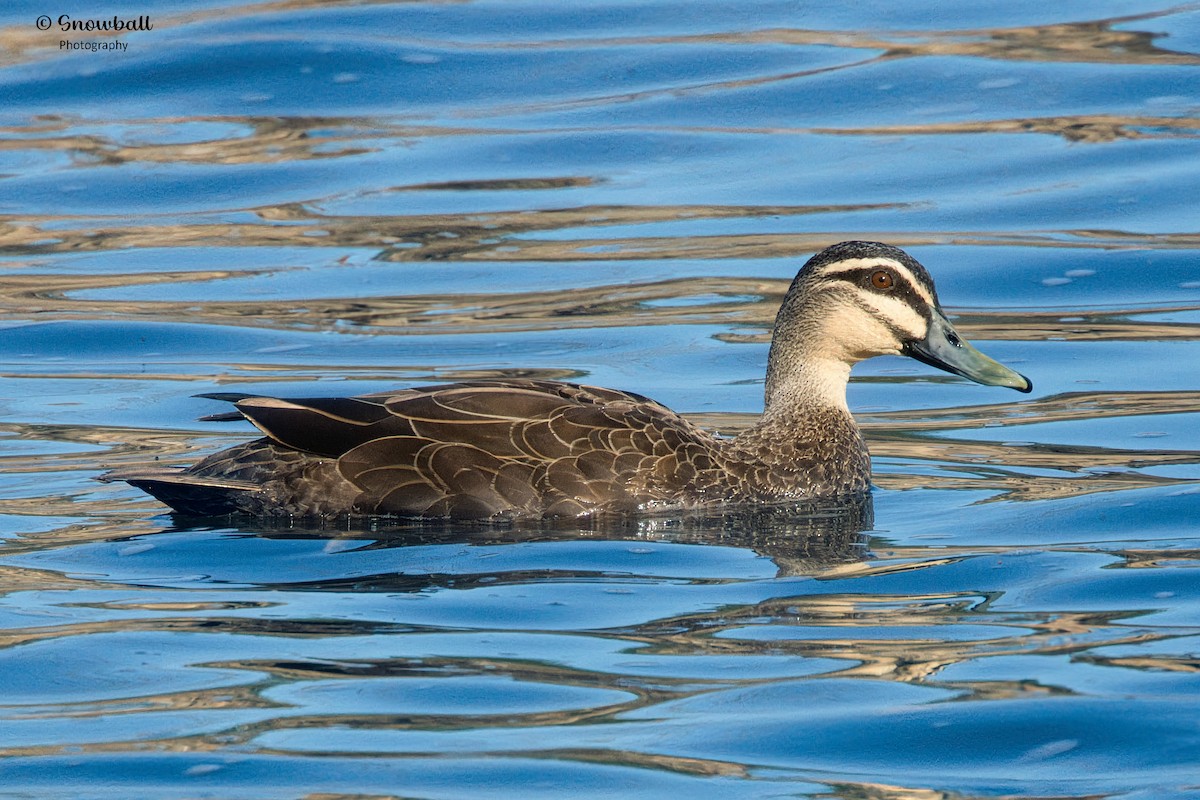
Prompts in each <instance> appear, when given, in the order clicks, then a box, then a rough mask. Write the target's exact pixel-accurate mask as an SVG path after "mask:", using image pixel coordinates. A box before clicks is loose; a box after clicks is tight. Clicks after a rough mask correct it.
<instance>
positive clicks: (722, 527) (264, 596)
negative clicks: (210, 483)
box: [0, 0, 1200, 800]
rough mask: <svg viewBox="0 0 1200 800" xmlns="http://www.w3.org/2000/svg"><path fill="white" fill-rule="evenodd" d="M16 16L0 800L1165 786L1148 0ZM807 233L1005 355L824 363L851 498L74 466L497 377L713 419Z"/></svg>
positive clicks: (1, 305)
mask: <svg viewBox="0 0 1200 800" xmlns="http://www.w3.org/2000/svg"><path fill="white" fill-rule="evenodd" d="M63 10H64V9H60V8H58V7H53V8H52V7H51V6H49V5H47V4H45V3H42V4H33V3H25V2H19V3H16V4H9V5H8V6H6V7H5V9H4V10H3V11H0V42H2V45H0V342H2V345H0V592H2V596H0V687H2V688H3V692H2V694H0V796H3V797H14V798H18V797H19V798H27V797H62V798H68V797H69V798H77V797H102V798H129V797H161V798H197V797H214V798H225V797H229V798H233V797H238V798H322V799H324V800H329V799H330V798H339V797H345V798H351V797H353V798H364V797H428V798H456V797H466V796H494V795H519V796H522V797H541V796H546V797H557V796H563V795H565V794H573V795H582V796H594V795H611V796H632V797H652V796H664V795H669V794H671V793H687V795H688V796H704V797H722V798H726V797H734V798H736V797H781V796H786V797H812V798H844V799H846V800H851V799H856V800H858V799H867V800H902V799H905V800H932V798H976V797H999V796H1014V797H1038V798H1051V797H1053V798H1097V797H1120V798H1156V799H1157V798H1187V797H1197V796H1200V722H1198V720H1200V676H1198V675H1197V673H1198V672H1200V588H1198V584H1197V572H1196V567H1197V566H1198V564H1200V529H1198V524H1197V518H1198V517H1200V467H1198V464H1200V227H1198V216H1197V202H1196V197H1197V194H1198V192H1200V116H1198V113H1200V112H1198V111H1197V109H1200V89H1198V87H1200V72H1198V69H1197V67H1198V66H1200V7H1197V6H1195V5H1184V4H1180V5H1170V4H1167V3H1155V2H1147V1H1146V0H1141V1H1140V2H1119V1H1117V0H1113V1H1111V2H1090V3H1045V2H1042V3H1033V2H1021V1H1020V0H1018V1H1017V2H1004V3H994V4H948V3H944V2H942V3H933V2H924V0H915V1H914V2H905V3H841V4H826V5H825V6H814V5H812V4H797V3H792V2H775V3H772V2H753V3H727V2H623V1H622V0H611V2H585V3H542V2H525V3H519V2H455V3H448V2H447V3H440V2H409V3H336V2H335V3H321V4H317V3H312V2H303V1H302V0H290V1H285V2H278V3H262V4H257V5H256V4H243V5H223V4H220V3H188V4H180V3H173V2H154V1H153V0H146V1H145V2H143V3H141V4H139V5H134V6H122V7H120V8H117V7H108V6H104V7H103V8H102V10H101V11H97V12H95V13H96V15H97V16H98V17H105V16H107V17H111V15H112V14H114V13H119V14H121V15H123V16H126V15H129V16H134V17H136V16H137V15H148V16H149V17H150V20H151V22H152V24H153V30H150V31H135V32H129V33H125V34H123V35H121V36H119V37H113V36H111V35H103V34H102V35H96V34H87V33H73V34H63V33H62V32H60V31H59V30H58V29H57V24H55V25H54V26H53V28H52V30H49V31H46V32H43V31H40V30H38V27H37V25H36V24H35V21H36V20H37V18H38V17H39V15H42V14H45V15H48V16H49V17H52V18H53V19H52V20H51V21H52V22H54V21H55V20H57V16H58V14H60V13H62V11H63ZM65 10H66V11H68V12H70V11H72V10H71V9H65ZM86 13H88V14H90V13H93V12H91V11H89V12H86ZM76 16H77V17H78V18H80V19H82V18H84V12H79V13H78V14H77V15H76ZM60 41H70V42H73V43H74V44H75V45H82V46H90V45H92V44H96V45H97V46H99V44H100V43H111V42H120V43H122V44H124V45H127V49H125V50H117V51H114V50H95V51H89V50H86V49H68V48H67V47H64V46H60ZM847 238H869V239H881V240H884V241H888V242H892V243H894V244H897V245H900V246H903V247H905V248H906V249H908V250H910V251H911V252H912V253H913V254H914V255H915V256H917V257H918V258H919V259H921V260H922V262H924V263H925V264H926V265H927V266H928V267H929V268H930V270H931V272H932V273H933V274H934V276H935V277H936V278H937V281H938V287H939V292H940V294H941V298H942V302H943V304H944V305H945V306H946V307H947V308H948V309H949V310H950V311H951V312H952V313H953V315H954V316H955V318H956V322H957V324H958V325H959V327H960V329H961V330H962V331H964V332H965V333H966V334H967V335H968V336H969V337H970V338H972V339H973V340H975V341H976V342H977V343H978V344H980V346H981V348H982V349H983V350H985V351H987V352H988V353H990V354H991V355H993V356H995V357H997V358H999V359H1001V360H1003V361H1005V362H1007V363H1010V364H1013V365H1014V366H1015V367H1016V368H1017V369H1019V370H1021V371H1022V372H1024V373H1026V374H1028V375H1029V376H1030V377H1031V378H1032V379H1033V382H1034V387H1035V388H1034V392H1033V394H1031V395H1018V394H1016V393H1013V392H1011V391H1007V390H1004V389H996V388H987V387H982V386H976V385H973V384H968V383H966V382H964V381H962V380H960V379H957V378H954V377H952V376H949V375H945V374H941V373H934V372H933V371H932V370H930V369H928V368H926V367H924V366H922V365H920V364H917V363H916V362H912V361H907V360H901V359H897V358H892V359H875V360H873V361H870V362H867V363H864V364H862V365H860V366H859V367H857V368H856V370H855V380H854V382H853V383H852V384H851V387H850V402H851V406H852V408H853V409H854V410H855V412H856V414H857V415H858V417H859V419H860V420H861V422H862V424H863V426H864V429H865V430H866V432H867V435H868V439H869V441H870V444H871V449H872V453H873V455H874V460H875V472H876V483H877V485H878V489H877V490H876V492H875V495H874V504H873V509H872V508H866V509H862V510H861V511H862V515H861V516H859V517H857V518H854V519H852V520H850V521H846V520H844V519H831V518H828V517H818V518H814V519H808V518H805V519H791V520H780V519H776V518H772V517H768V516H766V515H756V516H751V517H744V516H743V517H726V518H718V519H707V520H684V521H680V520H641V521H627V522H613V521H610V522H607V523H595V524H590V525H588V526H586V527H585V528H580V529H575V528H571V527H569V526H568V527H562V526H559V527H557V528H545V529H528V530H500V529H488V528H482V527H478V526H476V527H458V528H456V527H454V526H450V525H446V526H434V527H426V528H408V529H396V528H376V529H374V530H330V529H307V528H304V527H289V526H285V525H280V526H275V527H266V526H262V525H260V526H257V527H255V526H252V525H248V524H239V525H233V524H229V523H225V524H221V525H216V526H213V525H207V526H202V525H196V524H191V523H188V522H186V521H185V520H179V519H173V518H172V517H170V516H169V515H166V514H164V513H163V507H162V506H160V505H158V504H156V503H155V502H154V501H152V500H150V499H149V498H147V497H146V496H144V495H142V494H140V493H139V492H137V491H136V490H133V489H130V488H128V487H125V486H123V485H122V486H111V485H103V484H100V483H97V482H96V481H95V480H93V479H94V478H95V477H96V476H97V475H98V474H100V473H101V472H102V471H103V470H104V469H106V468H110V467H117V466H123V465H133V464H140V463H147V462H152V461H154V460H159V461H160V462H165V463H186V462H188V461H190V460H192V459H194V458H195V457H196V456H197V454H200V453H204V452H209V451H211V450H212V449H214V448H216V447H219V446H222V445H225V444H229V443H232V442H235V441H239V440H241V439H242V438H244V437H246V436H247V435H249V433H250V431H249V428H248V427H246V426H243V425H237V424H232V425H231V424H212V423H201V422H195V421H194V420H196V418H198V417H200V416H203V415H206V414H211V413H213V412H215V411H220V410H222V409H221V407H219V406H217V405H216V404H215V403H213V402H212V401H208V400H201V399H196V398H194V397H193V395H195V394H197V393H200V392H212V391H240V392H263V393H270V394H282V395H285V396H286V395H289V394H300V395H310V396H311V395H313V394H330V395H332V394H345V393H353V392H366V391H379V390H383V389H387V388H390V387H399V386H410V385H416V384H419V383H421V382H428V381H442V380H446V379H455V378H464V377H488V376H506V375H507V376H512V375H526V376H538V377H548V378H559V379H567V380H584V381H587V382H589V383H599V384H604V385H611V386H615V387H619V388H622V389H626V390H630V391H635V392H640V393H644V394H649V395H651V396H653V397H655V398H657V399H658V400H660V401H662V402H664V403H666V404H667V405H669V406H671V407H673V408H677V409H679V410H681V411H685V412H688V413H689V414H693V415H695V418H696V419H697V420H698V421H700V422H701V423H703V424H705V425H709V426H712V427H715V428H717V429H720V430H722V431H735V430H737V429H738V428H739V427H741V426H744V425H746V424H747V423H748V421H750V420H752V419H753V416H754V414H756V413H757V412H758V411H759V410H760V409H761V402H762V377H763V370H764V364H765V359H766V348H767V342H768V337H769V333H770V325H771V321H772V319H773V316H774V312H775V308H776V306H777V304H778V302H779V299H780V297H781V296H782V294H783V292H784V290H785V289H786V287H787V284H788V282H789V281H790V280H791V278H792V276H793V275H794V274H795V272H796V269H797V268H798V266H799V265H800V264H801V263H802V262H803V260H804V259H805V258H807V257H808V255H809V254H811V253H812V252H814V251H815V250H817V249H820V248H821V247H823V246H825V245H827V244H831V243H833V242H836V241H839V240H842V239H847ZM872 513H873V522H872V517H871V514H872ZM860 528H861V529H862V530H861V531H860Z"/></svg>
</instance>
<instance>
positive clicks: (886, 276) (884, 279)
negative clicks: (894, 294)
mask: <svg viewBox="0 0 1200 800" xmlns="http://www.w3.org/2000/svg"><path fill="white" fill-rule="evenodd" d="M895 283H896V279H895V278H893V277H892V273H890V272H888V271H887V270H886V269H877V270H875V271H874V272H872V273H871V287H872V288H874V289H890V288H892V286H894V285H895Z"/></svg>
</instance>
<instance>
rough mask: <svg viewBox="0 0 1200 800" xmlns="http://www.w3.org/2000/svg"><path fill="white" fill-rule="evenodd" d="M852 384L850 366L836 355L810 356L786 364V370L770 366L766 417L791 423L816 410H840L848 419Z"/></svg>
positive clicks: (823, 411) (764, 412)
mask: <svg viewBox="0 0 1200 800" xmlns="http://www.w3.org/2000/svg"><path fill="white" fill-rule="evenodd" d="M772 366H773V367H775V366H780V367H783V366H784V365H778V364H777V363H773V364H772ZM849 383H850V365H849V364H848V363H846V362H845V361H842V360H840V359H836V358H807V359H804V360H796V361H793V362H792V363H790V364H787V365H786V369H784V368H778V369H769V370H768V371H767V385H766V391H765V405H764V407H763V418H764V419H779V420H781V421H785V422H788V421H794V420H793V419H792V418H795V417H798V418H806V417H809V416H811V415H812V414H814V413H821V414H822V415H823V414H825V413H841V414H845V416H846V417H848V418H849V417H850V408H849V406H847V405H846V386H847V385H848V384H849Z"/></svg>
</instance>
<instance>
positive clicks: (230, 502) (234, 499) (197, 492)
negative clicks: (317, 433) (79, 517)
mask: <svg viewBox="0 0 1200 800" xmlns="http://www.w3.org/2000/svg"><path fill="white" fill-rule="evenodd" d="M97 480H100V481H103V482H104V483H112V482H114V481H124V482H125V483H128V484H129V485H130V486H135V487H137V488H138V489H141V490H142V491H143V492H145V493H146V494H148V495H151V496H152V497H154V498H155V499H157V500H159V501H160V502H162V503H165V504H166V505H168V506H170V507H171V508H172V510H174V511H175V513H177V514H185V515H187V516H194V517H220V516H226V515H229V514H237V513H240V512H244V511H245V510H246V509H247V508H248V507H250V506H252V505H253V496H254V495H255V494H256V493H258V492H260V491H261V487H259V486H257V485H255V484H252V483H249V482H247V481H236V480H229V479H222V478H209V477H205V476H203V475H196V474H194V473H189V472H185V471H183V470H171V469H144V468H143V469H118V470H113V471H112V472H106V473H104V474H103V475H101V476H99V478H97Z"/></svg>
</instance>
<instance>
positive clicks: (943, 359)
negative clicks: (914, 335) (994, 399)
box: [904, 311, 1033, 392]
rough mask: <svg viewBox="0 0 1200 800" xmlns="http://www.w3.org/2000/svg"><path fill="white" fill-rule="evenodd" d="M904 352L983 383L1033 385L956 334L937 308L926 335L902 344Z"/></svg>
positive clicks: (1024, 389)
mask: <svg viewBox="0 0 1200 800" xmlns="http://www.w3.org/2000/svg"><path fill="white" fill-rule="evenodd" d="M904 354H905V355H907V356H911V357H913V358H915V359H916V360H917V361H923V362H924V363H926V364H928V365H929V366H931V367H937V368H938V369H944V370H946V372H951V373H953V374H955V375H961V376H962V377H964V378H968V379H969V380H973V381H975V382H976V383H982V384H983V385H984V386H1008V387H1009V388H1012V389H1016V390H1017V391H1018V392H1028V391H1032V389H1033V383H1031V382H1030V380H1029V379H1028V378H1026V377H1025V376H1024V375H1022V374H1021V373H1019V372H1014V371H1013V370H1011V369H1009V368H1008V367H1006V366H1004V365H1003V364H1001V363H1000V362H999V361H995V360H994V359H991V358H988V357H987V356H985V355H984V354H983V353H981V352H979V351H978V350H976V349H975V348H974V347H972V346H971V343H970V342H968V341H967V340H966V339H964V338H962V337H961V336H959V335H958V332H957V331H955V330H954V326H953V325H951V324H950V320H948V319H946V318H945V317H944V316H942V315H941V314H939V313H937V312H936V311H935V312H934V315H933V320H932V321H931V322H930V324H929V333H928V335H927V336H926V337H925V338H924V339H921V340H920V341H915V342H909V343H908V344H907V345H905V346H904Z"/></svg>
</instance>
